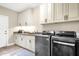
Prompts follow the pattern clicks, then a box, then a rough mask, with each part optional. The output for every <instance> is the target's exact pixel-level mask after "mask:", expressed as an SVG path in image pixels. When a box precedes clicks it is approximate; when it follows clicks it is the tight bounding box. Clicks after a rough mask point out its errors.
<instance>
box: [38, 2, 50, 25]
mask: <svg viewBox="0 0 79 59" xmlns="http://www.w3.org/2000/svg"><path fill="white" fill-rule="evenodd" d="M51 7H52V5H51V3H46V4H42V5H40V24H47V23H52V19H51V17H52V15H51V10H52V8H51Z"/></svg>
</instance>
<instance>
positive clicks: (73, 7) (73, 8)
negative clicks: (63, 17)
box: [69, 3, 79, 20]
mask: <svg viewBox="0 0 79 59" xmlns="http://www.w3.org/2000/svg"><path fill="white" fill-rule="evenodd" d="M78 17H79V7H78V3H69V20H77V18H78Z"/></svg>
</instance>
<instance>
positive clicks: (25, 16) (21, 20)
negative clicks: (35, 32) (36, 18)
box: [18, 9, 33, 26]
mask: <svg viewBox="0 0 79 59" xmlns="http://www.w3.org/2000/svg"><path fill="white" fill-rule="evenodd" d="M32 20H33V15H32V9H28V10H26V11H23V12H21V13H19V15H18V25H22V26H27V25H33V22H32Z"/></svg>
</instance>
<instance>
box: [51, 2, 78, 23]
mask: <svg viewBox="0 0 79 59" xmlns="http://www.w3.org/2000/svg"><path fill="white" fill-rule="evenodd" d="M53 6H54V15H53V16H52V17H53V23H55V22H57V23H58V22H68V21H76V20H79V4H78V3H54V5H53ZM52 11H53V10H52Z"/></svg>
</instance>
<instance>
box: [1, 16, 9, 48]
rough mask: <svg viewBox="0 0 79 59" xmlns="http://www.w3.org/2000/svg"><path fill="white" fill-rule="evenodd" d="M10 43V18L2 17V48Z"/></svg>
mask: <svg viewBox="0 0 79 59" xmlns="http://www.w3.org/2000/svg"><path fill="white" fill-rule="evenodd" d="M7 43H8V16H4V15H0V47H4V46H7Z"/></svg>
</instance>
